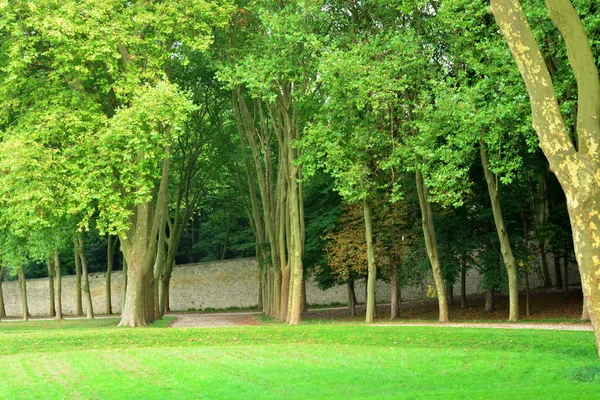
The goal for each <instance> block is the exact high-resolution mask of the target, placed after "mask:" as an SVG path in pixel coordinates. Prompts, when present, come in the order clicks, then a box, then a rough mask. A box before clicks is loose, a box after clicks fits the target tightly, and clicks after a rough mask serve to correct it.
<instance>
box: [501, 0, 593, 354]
mask: <svg viewBox="0 0 600 400" xmlns="http://www.w3.org/2000/svg"><path fill="white" fill-rule="evenodd" d="M546 6H547V7H548V15H549V17H550V19H551V20H552V21H553V22H554V24H555V25H556V27H557V28H558V30H559V31H560V33H561V35H562V37H563V38H564V40H565V44H566V48H567V55H568V57H569V63H570V65H571V68H572V71H573V74H574V76H575V79H576V81H577V90H578V101H577V106H578V108H577V126H576V130H577V147H578V148H577V149H576V148H575V146H574V145H573V142H572V140H571V137H570V134H569V131H568V130H567V128H566V125H565V122H564V119H563V117H562V114H561V111H560V107H559V104H558V99H557V96H556V92H555V90H554V85H553V82H552V79H551V77H550V73H549V72H548V68H547V67H546V64H545V61H544V58H543V57H542V54H541V52H540V50H539V47H538V45H537V42H536V40H535V37H534V36H533V32H532V30H531V28H530V27H529V24H528V22H527V18H526V16H525V13H524V12H523V9H522V7H521V4H520V2H519V1H517V0H492V3H491V10H492V12H493V14H494V16H495V18H496V22H497V23H498V25H499V26H500V30H501V31H502V33H503V34H504V37H505V39H506V41H507V43H508V45H509V47H510V49H511V51H512V54H513V57H514V59H515V61H516V63H517V66H518V68H519V71H520V72H521V76H522V78H523V80H524V81H525V84H526V86H527V92H528V93H529V98H530V103H531V108H532V116H533V127H534V129H535V131H536V132H537V135H538V137H539V141H540V147H541V149H542V151H543V152H544V154H545V155H546V157H547V158H548V162H549V164H550V169H551V170H552V172H554V174H555V175H556V177H557V178H558V180H559V182H560V184H561V186H562V188H563V190H564V191H565V195H566V198H567V208H568V210H569V217H570V220H571V227H572V231H573V243H574V246H575V256H576V258H577V263H578V265H579V272H580V275H581V284H582V289H583V293H584V297H585V299H586V301H587V302H588V312H589V315H590V320H591V322H592V326H593V327H594V334H595V337H596V345H597V347H598V351H599V354H600V239H599V236H600V234H599V232H598V230H599V229H600V212H599V211H600V179H599V178H598V177H599V176H600V172H598V171H599V166H600V152H598V146H599V144H600V79H599V77H598V68H597V66H596V62H595V58H594V55H593V53H592V50H591V47H590V42H589V39H588V37H587V34H586V32H585V29H584V27H583V24H582V22H581V20H580V18H579V16H578V15H577V12H576V11H575V9H574V8H573V5H572V4H571V2H570V1H569V0H546Z"/></svg>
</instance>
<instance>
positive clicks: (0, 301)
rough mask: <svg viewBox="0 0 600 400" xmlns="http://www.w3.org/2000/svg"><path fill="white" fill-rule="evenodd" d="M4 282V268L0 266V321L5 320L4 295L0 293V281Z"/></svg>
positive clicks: (0, 284) (0, 289)
mask: <svg viewBox="0 0 600 400" xmlns="http://www.w3.org/2000/svg"><path fill="white" fill-rule="evenodd" d="M3 280H4V266H3V265H0V319H2V318H6V308H5V307H4V293H3V292H2V281H3Z"/></svg>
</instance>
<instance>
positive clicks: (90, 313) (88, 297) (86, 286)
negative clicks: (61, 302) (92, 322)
mask: <svg viewBox="0 0 600 400" xmlns="http://www.w3.org/2000/svg"><path fill="white" fill-rule="evenodd" d="M77 250H78V252H79V259H80V260H81V272H82V275H83V294H84V297H85V305H86V315H87V318H88V319H93V318H94V306H93V305H92V294H91V293H90V277H89V275H88V264H87V257H86V256H85V246H84V242H83V235H82V234H81V233H79V234H77Z"/></svg>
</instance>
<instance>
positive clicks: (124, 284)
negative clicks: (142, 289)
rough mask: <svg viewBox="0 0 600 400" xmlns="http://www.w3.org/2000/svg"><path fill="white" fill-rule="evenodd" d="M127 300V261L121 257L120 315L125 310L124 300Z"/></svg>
mask: <svg viewBox="0 0 600 400" xmlns="http://www.w3.org/2000/svg"><path fill="white" fill-rule="evenodd" d="M126 298H127V259H126V258H125V256H123V288H122V289H121V315H122V314H123V310H124V309H125V299H126Z"/></svg>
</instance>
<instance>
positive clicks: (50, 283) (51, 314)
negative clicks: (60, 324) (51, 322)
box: [47, 257, 56, 317]
mask: <svg viewBox="0 0 600 400" xmlns="http://www.w3.org/2000/svg"><path fill="white" fill-rule="evenodd" d="M47 264H48V289H49V290H50V308H49V310H48V316H49V317H54V316H56V308H55V304H54V265H53V264H52V258H51V257H48V260H47Z"/></svg>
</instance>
